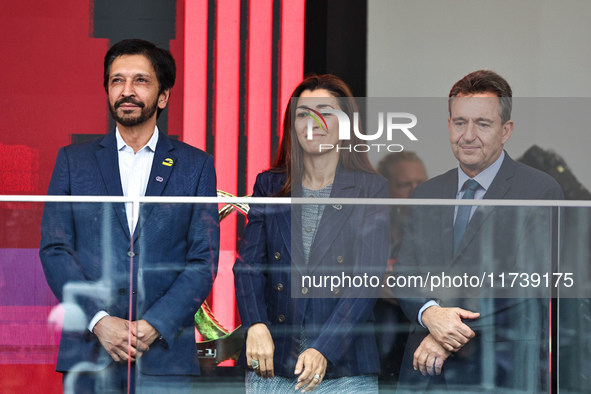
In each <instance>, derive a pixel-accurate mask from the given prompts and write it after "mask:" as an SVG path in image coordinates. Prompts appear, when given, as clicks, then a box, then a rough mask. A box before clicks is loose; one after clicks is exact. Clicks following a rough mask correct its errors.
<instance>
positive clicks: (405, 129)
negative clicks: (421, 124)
mask: <svg viewBox="0 0 591 394" xmlns="http://www.w3.org/2000/svg"><path fill="white" fill-rule="evenodd" d="M306 109H307V110H308V111H310V113H309V115H310V117H309V118H308V125H307V126H308V133H307V137H308V139H309V140H311V139H312V138H313V128H314V121H315V122H316V123H317V124H318V125H319V126H320V128H322V123H324V127H325V130H328V127H327V123H326V120H325V119H324V117H323V116H322V114H321V113H320V112H318V111H316V110H314V109H312V108H309V107H308V108H306ZM322 113H323V114H332V115H335V116H336V118H337V120H338V122H339V140H341V141H343V140H350V139H351V130H353V133H355V136H356V137H357V138H359V139H360V140H362V141H375V140H377V139H379V138H381V137H382V135H383V134H384V129H385V131H386V139H387V140H388V141H389V142H390V141H393V138H394V132H398V131H401V132H402V133H403V134H404V135H405V136H406V137H408V139H409V140H411V141H418V139H417V137H415V135H414V134H413V133H412V132H411V131H410V129H411V128H413V127H414V126H416V124H417V117H416V116H415V115H413V114H411V113H408V112H387V113H386V116H385V121H384V112H379V113H378V130H377V131H376V132H375V133H374V134H362V133H361V131H360V130H359V113H357V112H355V113H353V127H351V121H350V119H349V117H348V116H347V114H346V113H345V112H343V111H341V110H338V109H332V108H324V109H322ZM402 119H406V120H409V121H410V122H403V123H401V122H400V120H402ZM321 121H322V123H321ZM384 126H385V127H384ZM319 148H320V152H322V151H323V150H330V149H335V148H336V149H337V151H339V150H348V151H351V150H353V151H355V152H368V151H370V150H372V149H374V150H377V151H378V152H379V151H380V148H383V149H384V150H388V151H389V152H401V151H402V150H403V149H404V147H403V146H402V145H400V144H375V143H374V144H353V145H350V146H346V147H342V146H338V145H337V146H334V145H332V144H320V147H319Z"/></svg>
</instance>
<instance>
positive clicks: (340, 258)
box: [337, 256, 345, 264]
mask: <svg viewBox="0 0 591 394" xmlns="http://www.w3.org/2000/svg"><path fill="white" fill-rule="evenodd" d="M343 261H345V259H344V258H343V256H339V257H337V263H339V264H343Z"/></svg>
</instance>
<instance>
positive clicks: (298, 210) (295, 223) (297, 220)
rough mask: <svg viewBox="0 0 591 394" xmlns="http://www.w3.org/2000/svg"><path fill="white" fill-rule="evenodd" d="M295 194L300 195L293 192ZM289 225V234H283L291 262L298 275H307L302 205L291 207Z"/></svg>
mask: <svg viewBox="0 0 591 394" xmlns="http://www.w3.org/2000/svg"><path fill="white" fill-rule="evenodd" d="M294 195H295V196H301V195H298V194H294ZM290 219H291V227H287V228H289V229H290V233H289V234H284V240H285V239H286V238H289V244H290V245H291V264H292V267H294V268H295V269H296V270H297V271H298V272H299V274H300V275H302V276H303V275H308V267H306V260H305V256H304V246H303V245H304V241H303V239H302V206H301V205H299V204H294V205H292V207H291V218H290Z"/></svg>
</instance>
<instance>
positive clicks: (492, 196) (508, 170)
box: [456, 153, 515, 256]
mask: <svg viewBox="0 0 591 394" xmlns="http://www.w3.org/2000/svg"><path fill="white" fill-rule="evenodd" d="M514 172H515V162H514V161H513V159H511V158H510V157H509V155H508V154H507V153H505V159H504V160H503V164H502V165H501V168H499V172H498V173H497V175H496V176H495V179H494V180H493V182H492V183H491V184H490V187H489V188H488V190H487V191H486V194H485V195H484V197H483V199H487V200H500V199H502V198H504V197H505V195H506V194H507V192H508V191H509V189H510V188H511V184H510V183H509V182H508V180H509V179H510V178H512V177H513V174H514ZM456 183H457V182H456ZM494 209H495V207H494V206H479V207H478V208H476V211H474V215H473V216H472V219H471V220H470V222H469V223H468V226H467V227H466V232H465V233H464V236H463V237H462V240H461V242H460V245H459V246H458V251H457V254H456V256H458V255H460V254H461V253H462V251H463V250H464V249H465V248H466V247H467V246H468V245H469V244H470V242H471V241H472V238H474V236H475V235H476V233H478V230H479V229H480V227H482V225H483V224H484V222H485V221H486V219H488V217H489V216H490V214H491V213H492V212H493V211H494Z"/></svg>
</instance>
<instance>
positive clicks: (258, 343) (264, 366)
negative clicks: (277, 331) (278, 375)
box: [246, 323, 275, 379]
mask: <svg viewBox="0 0 591 394" xmlns="http://www.w3.org/2000/svg"><path fill="white" fill-rule="evenodd" d="M274 352H275V344H274V343H273V338H272V337H271V332H269V328H268V327H267V325H266V324H264V323H256V324H253V325H252V326H250V328H249V329H248V332H247V335H246V362H247V363H248V366H249V367H251V366H252V360H257V361H258V362H259V367H258V368H255V369H254V372H255V373H256V374H257V375H259V376H260V377H262V378H264V379H267V378H272V377H274V376H275V372H274V371H273V353H274Z"/></svg>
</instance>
